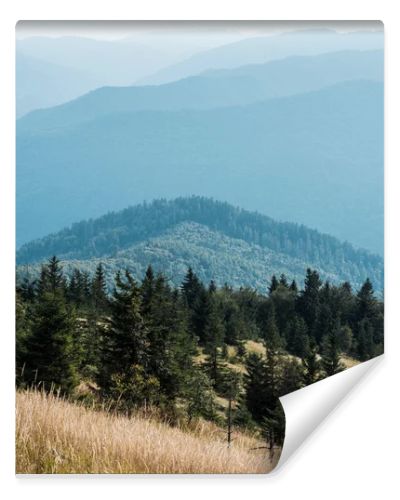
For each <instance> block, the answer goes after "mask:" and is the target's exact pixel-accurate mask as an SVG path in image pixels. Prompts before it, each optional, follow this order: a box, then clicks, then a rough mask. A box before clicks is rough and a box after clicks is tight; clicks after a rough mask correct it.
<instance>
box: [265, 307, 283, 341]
mask: <svg viewBox="0 0 400 500" xmlns="http://www.w3.org/2000/svg"><path fill="white" fill-rule="evenodd" d="M263 338H264V340H265V343H266V344H267V347H268V346H269V345H273V346H274V347H277V346H281V337H280V335H279V330H278V326H277V324H276V319H275V309H274V307H271V308H270V312H269V315H268V319H267V322H266V325H265V330H264V332H263Z"/></svg>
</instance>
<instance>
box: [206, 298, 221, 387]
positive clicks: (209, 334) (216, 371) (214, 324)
mask: <svg viewBox="0 0 400 500" xmlns="http://www.w3.org/2000/svg"><path fill="white" fill-rule="evenodd" d="M224 335H225V332H224V325H223V323H222V321H221V318H220V315H219V311H218V308H217V303H216V299H215V297H214V296H213V295H212V294H211V295H210V294H209V297H208V307H207V309H206V316H205V318H204V351H205V353H206V359H205V362H204V368H205V370H206V371H207V373H208V376H209V377H210V380H211V382H212V384H213V387H214V388H215V389H216V390H218V389H219V388H220V386H221V384H222V379H223V371H224V363H223V361H222V353H221V347H222V343H223V339H224Z"/></svg>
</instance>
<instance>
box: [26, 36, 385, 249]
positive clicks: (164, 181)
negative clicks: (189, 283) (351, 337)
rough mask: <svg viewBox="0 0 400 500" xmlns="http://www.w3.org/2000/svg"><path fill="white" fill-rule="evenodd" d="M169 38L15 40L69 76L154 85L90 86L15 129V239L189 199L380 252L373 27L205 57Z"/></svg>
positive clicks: (209, 52) (211, 51)
mask: <svg viewBox="0 0 400 500" xmlns="http://www.w3.org/2000/svg"><path fill="white" fill-rule="evenodd" d="M150 35H151V34H150V33H149V37H148V40H151V39H152V37H151V36H150ZM232 36H233V35H232ZM235 36H236V35H235ZM176 40H177V39H176ZM176 40H175V41H173V40H172V39H171V40H170V41H169V42H168V43H169V45H168V43H166V44H165V47H162V44H160V43H159V41H160V40H158V41H157V43H155V42H154V40H153V42H154V43H153V44H151V43H149V44H147V45H146V44H144V43H143V40H142V41H141V43H139V42H138V39H135V40H134V39H129V40H125V41H124V40H119V41H118V43H117V42H110V41H104V40H103V41H99V40H96V41H95V40H89V39H87V40H85V39H83V41H82V40H80V39H79V40H71V39H69V38H68V37H63V38H59V39H55V40H52V42H51V43H49V39H45V38H36V39H26V40H21V41H19V42H18V50H19V51H22V49H23V50H24V54H25V55H24V58H25V59H27V61H28V62H27V64H28V65H29V64H30V63H31V58H32V57H33V56H35V55H38V54H39V55H41V56H42V57H46V58H47V61H46V64H47V63H48V64H50V66H51V65H53V64H54V60H57V61H58V60H60V63H63V64H70V65H71V67H72V65H75V69H76V70H77V72H78V73H79V71H83V72H84V69H85V64H86V66H87V67H86V69H88V70H89V71H88V73H90V77H91V78H94V79H98V80H99V81H100V80H102V81H104V79H105V78H106V73H107V74H108V78H109V80H108V81H109V82H111V85H112V82H113V81H118V82H119V83H118V85H121V83H120V82H121V81H123V80H124V78H125V81H126V82H127V83H133V82H134V81H136V82H138V81H139V80H140V81H142V82H147V83H151V84H152V85H143V86H140V85H138V84H136V85H130V86H123V87H121V86H110V83H108V84H107V83H106V85H108V86H104V84H101V85H100V88H96V87H97V85H95V87H94V90H93V91H90V92H89V93H87V94H84V95H81V96H80V97H78V98H76V99H73V100H71V101H69V102H66V103H65V104H61V105H58V106H55V107H51V108H48V109H42V110H37V111H33V112H31V113H29V114H27V115H25V116H23V117H22V118H20V119H19V120H18V121H17V245H18V246H20V245H21V244H23V243H25V242H28V241H30V240H32V239H35V238H38V237H43V236H45V235H47V234H49V233H51V232H55V231H58V230H59V229H60V228H62V227H65V226H68V225H69V224H72V223H73V222H75V221H76V220H80V219H82V218H89V217H98V216H100V215H102V214H103V213H106V212H107V211H109V210H120V209H123V208H124V207H126V206H128V205H132V204H135V203H139V202H141V201H143V200H148V201H149V200H153V199H155V198H160V197H163V198H167V199H173V198H175V197H177V196H189V195H193V194H195V195H200V196H211V197H214V198H215V199H221V200H226V201H228V202H230V203H233V204H235V205H238V206H241V207H243V208H245V209H249V210H258V211H260V212H261V213H263V214H266V215H269V216H271V217H273V218H275V219H277V220H288V221H293V222H297V223H300V224H305V225H307V226H309V227H312V228H316V229H318V230H319V231H322V232H324V233H328V234H332V235H333V236H336V237H338V238H339V239H341V240H342V241H344V240H347V241H349V242H351V243H352V244H353V245H355V246H357V247H363V248H366V249H368V250H370V251H372V252H375V253H382V252H383V51H382V50H381V49H382V47H383V35H382V32H381V31H377V32H371V31H369V32H361V31H358V32H352V33H338V32H335V31H329V30H307V31H302V32H292V33H285V34H279V35H273V36H272V35H271V36H262V37H256V36H253V37H251V38H248V39H242V40H238V41H233V42H232V40H231V41H230V42H232V43H225V44H221V43H220V46H218V47H213V48H207V47H203V49H204V48H205V49H206V50H201V47H200V45H197V46H196V44H195V43H194V41H193V40H192V42H193V43H192V44H191V45H190V44H188V47H187V49H186V50H187V52H186V55H185V51H184V50H183V49H182V50H181V52H180V53H179V50H178V49H177V43H176ZM226 40H227V39H226ZM53 41H54V43H53ZM81 42H82V43H83V45H82V43H81ZM115 43H117V45H118V44H119V47H120V48H121V47H122V48H121V52H120V53H119V57H117V58H113V56H112V50H111V46H113V47H114V48H115V46H116V45H115ZM213 43H215V42H213ZM85 44H86V47H92V48H93V50H94V56H93V58H92V59H90V58H88V54H89V52H90V51H88V50H87V49H85V50H83V51H82V57H78V52H79V49H80V48H82V47H83V46H85ZM113 44H114V45H113ZM174 44H175V45H174ZM181 45H182V44H181ZM71 47H72V48H71ZM99 47H102V48H103V62H104V64H101V61H102V57H101V56H102V54H101V50H100V51H99ZM107 47H108V48H107ZM146 47H147V48H148V51H147V48H146ZM196 47H197V48H196ZM135 50H136V52H135ZM196 50H197V51H198V53H197V54H194V52H195V51H196ZM191 52H192V53H191ZM21 54H22V52H21ZM151 54H152V55H151ZM163 54H164V55H165V54H167V55H168V54H169V55H168V57H164V55H163ZM60 56H62V57H60ZM129 57H131V59H132V60H133V61H135V64H133V65H131V64H125V63H124V61H126V60H127V59H129ZM163 57H164V59H163ZM24 58H19V60H20V62H21V61H23V59H24ZM57 58H58V59H57ZM168 58H169V59H168ZM173 58H176V59H177V60H180V61H181V62H179V63H177V64H171V60H172V59H173ZM162 60H163V62H164V65H165V66H167V67H166V68H165V70H164V69H163V70H162V71H161V69H160V64H161V65H162V62H161V61H162ZM17 62H18V57H17ZM35 63H36V64H38V65H39V68H40V69H41V70H43V74H44V75H45V79H46V78H47V77H46V71H47V69H46V71H45V70H44V66H41V62H40V61H39V60H37V61H35ZM151 65H153V66H154V67H156V66H157V67H158V69H156V71H154V72H153V76H146V74H147V75H149V74H151V72H152V70H151V68H150V66H151ZM66 67H67V66H65V68H66ZM17 68H18V66H17ZM65 68H64V69H65ZM58 69H60V68H58ZM75 69H74V70H71V73H70V76H71V79H72V80H73V78H74V76H73V75H74V71H75ZM135 72H136V77H135V74H134V73H135ZM138 72H139V73H141V76H139V77H137V75H138ZM28 73H29V71H28ZM28 73H25V74H24V73H23V72H22V73H21V74H22V75H23V76H22V77H21V81H22V80H23V81H25V82H27V81H28V80H29V75H28ZM60 74H61V75H62V72H61V73H60ZM52 78H53V76H51V77H48V78H47V80H48V81H50V80H51V79H52ZM54 78H55V76H54ZM128 80H129V82H128ZM54 81H56V80H54ZM65 81H66V82H68V79H67V78H66V79H65ZM37 82H38V83H37V84H35V85H34V86H33V90H34V93H35V92H36V93H37V97H40V95H39V94H40V91H39V90H38V89H40V87H41V85H40V78H38V79H37ZM85 82H86V80H85V77H84V76H82V78H81V80H80V83H82V84H85V85H86V83H85ZM164 82H169V83H164ZM17 83H18V82H17ZM154 83H157V85H153V84H154ZM158 83H162V84H158ZM87 85H90V82H87ZM125 85H126V84H125ZM28 87H29V86H27V87H26V88H27V90H29V88H28ZM50 87H51V85H49V86H48V91H47V94H48V97H47V98H52V89H51V88H50ZM53 87H54V88H53V90H57V85H55V86H53ZM60 87H61V88H63V90H64V91H67V90H68V87H69V85H65V88H64V87H63V86H62V85H60ZM21 88H22V86H21ZM43 88H44V89H45V88H46V86H43ZM17 94H18V85H17ZM27 102H28V106H29V105H32V106H33V104H31V103H29V96H28V99H27Z"/></svg>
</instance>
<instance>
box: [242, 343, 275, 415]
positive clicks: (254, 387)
mask: <svg viewBox="0 0 400 500" xmlns="http://www.w3.org/2000/svg"><path fill="white" fill-rule="evenodd" d="M265 372H266V366H265V360H263V358H262V357H261V356H259V355H258V354H255V353H251V354H249V356H248V357H247V360H246V374H245V376H244V383H245V390H246V395H245V401H246V407H247V409H248V410H249V412H250V413H251V415H252V418H253V419H254V420H255V421H256V422H261V421H262V419H263V418H264V417H265V411H266V408H267V407H268V404H270V400H269V398H268V396H269V395H268V394H267V393H266V380H265V379H266V377H265Z"/></svg>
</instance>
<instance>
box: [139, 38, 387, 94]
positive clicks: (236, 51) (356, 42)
mask: <svg viewBox="0 0 400 500" xmlns="http://www.w3.org/2000/svg"><path fill="white" fill-rule="evenodd" d="M383 44H384V39H383V31H375V32H374V31H364V32H363V31H358V32H352V33H338V32H336V31H333V30H302V31H292V32H288V33H283V34H279V35H273V36H263V37H255V38H250V39H246V40H241V41H238V42H234V43H230V44H226V45H223V46H221V47H217V48H214V49H211V50H206V51H202V52H200V53H198V54H195V55H193V56H192V57H190V58H188V59H186V60H184V61H181V62H179V63H177V64H174V65H171V66H169V67H167V68H165V69H162V70H160V71H157V72H156V73H154V74H153V75H151V76H148V77H145V78H142V79H139V80H138V81H137V82H136V83H137V84H140V85H160V84H162V83H167V82H171V81H174V80H179V79H181V78H185V77H187V76H190V75H195V74H198V73H201V72H203V71H207V70H210V69H219V68H235V67H238V66H242V65H244V64H260V63H265V62H267V61H271V60H277V59H282V58H285V57H290V56H294V55H296V56H300V55H317V54H323V53H327V52H337V51H340V50H376V49H383Z"/></svg>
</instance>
